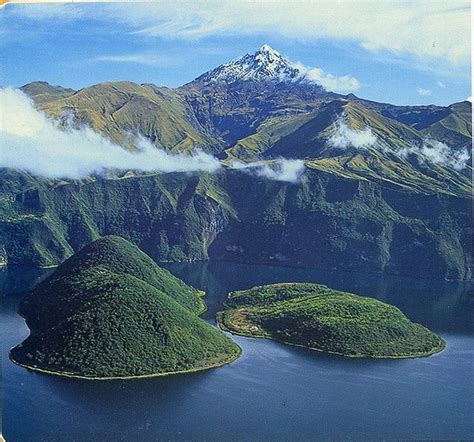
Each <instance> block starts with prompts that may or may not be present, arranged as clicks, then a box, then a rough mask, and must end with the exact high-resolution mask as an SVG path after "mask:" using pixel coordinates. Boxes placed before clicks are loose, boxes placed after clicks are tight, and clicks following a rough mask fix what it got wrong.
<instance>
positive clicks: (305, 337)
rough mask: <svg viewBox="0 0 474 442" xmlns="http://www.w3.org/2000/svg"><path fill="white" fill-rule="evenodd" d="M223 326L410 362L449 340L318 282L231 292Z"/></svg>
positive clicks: (318, 347) (358, 354) (381, 305)
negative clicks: (410, 359)
mask: <svg viewBox="0 0 474 442" xmlns="http://www.w3.org/2000/svg"><path fill="white" fill-rule="evenodd" d="M226 306H227V307H228V309H227V310H225V311H224V312H221V313H219V314H218V319H219V323H220V325H221V326H222V327H223V328H225V329H227V330H229V331H231V332H234V333H237V334H243V335H246V336H256V337H269V338H273V339H276V340H279V341H283V342H285V343H289V344H294V345H300V346H304V347H308V348H311V349H314V350H321V351H325V352H329V353H337V354H341V355H344V356H352V357H372V358H409V357H418V356H428V355H431V354H433V353H437V352H439V351H441V350H443V349H444V347H445V343H444V341H443V340H442V339H441V338H440V337H438V336H436V335H435V334H434V333H432V332H430V331H429V330H428V329H426V328H425V327H423V326H421V325H419V324H414V323H412V322H411V321H410V320H409V319H408V318H407V317H406V316H405V315H404V314H403V313H402V312H401V311H400V310H399V309H397V308H396V307H393V306H391V305H388V304H385V303H383V302H380V301H377V300H375V299H371V298H363V297H361V296H357V295H354V294H351V293H343V292H338V291H336V290H332V289H329V288H328V287H326V286H322V285H316V284H275V285H268V286H262V287H254V288H252V289H249V290H244V291H241V292H233V293H230V294H229V298H228V300H227V302H226Z"/></svg>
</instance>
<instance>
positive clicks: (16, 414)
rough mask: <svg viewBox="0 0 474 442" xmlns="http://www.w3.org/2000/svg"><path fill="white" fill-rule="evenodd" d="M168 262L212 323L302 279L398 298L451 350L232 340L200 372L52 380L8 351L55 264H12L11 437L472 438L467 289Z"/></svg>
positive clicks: (6, 316) (6, 408)
mask: <svg viewBox="0 0 474 442" xmlns="http://www.w3.org/2000/svg"><path fill="white" fill-rule="evenodd" d="M166 267H167V268H168V269H169V270H170V271H171V272H172V273H174V274H175V275H177V276H178V277H180V278H182V279H183V280H185V281H186V282H187V283H189V284H192V285H193V286H195V287H197V288H199V289H202V290H205V291H206V292H207V296H206V303H207V305H208V308H209V309H208V311H207V312H206V313H205V315H204V318H205V319H206V320H208V321H210V322H211V323H214V315H215V312H216V311H218V310H220V308H221V304H222V301H223V300H225V298H226V294H227V293H228V292H229V291H231V290H236V289H246V288H249V287H252V286H254V285H258V284H267V283H273V282H296V281H308V282H318V283H323V284H327V285H329V286H330V287H333V288H336V289H340V290H347V291H352V292H354V293H358V294H363V295H367V296H372V297H375V298H378V299H380V300H382V301H385V302H389V303H391V304H394V305H396V306H398V307H399V308H400V309H402V310H403V311H404V312H405V314H407V316H408V317H409V318H410V319H412V320H414V321H416V322H420V323H422V324H424V325H426V326H427V327H429V328H431V329H432V330H433V331H435V332H437V333H438V334H440V335H441V336H442V337H444V339H446V341H447V343H448V346H447V349H446V350H445V351H444V352H442V353H440V354H438V355H435V356H432V357H429V358H421V359H411V360H410V359H408V360H387V361H383V360H373V361H371V360H355V359H346V358H342V357H337V356H328V355H324V354H321V353H316V352H311V351H308V350H304V349H301V348H296V347H290V346H285V345H283V344H279V343H277V342H274V341H269V340H264V339H252V338H244V337H233V338H234V339H235V341H237V342H238V344H239V345H240V346H241V347H242V349H243V353H242V357H241V358H240V359H238V360H237V361H236V362H234V363H232V364H231V365H228V366H225V367H221V368H217V369H213V370H208V371H204V372H200V373H193V374H185V375H177V376H170V377H165V378H155V379H142V380H129V381H108V382H92V381H82V380H74V379H67V378H60V377H55V376H48V375H44V374H39V373H34V372H30V371H28V370H26V369H23V368H21V367H17V366H15V365H14V364H12V363H11V362H10V360H9V359H8V350H9V349H10V348H11V347H12V346H14V345H16V344H18V343H19V342H21V341H22V340H23V339H24V338H25V337H26V336H27V334H28V329H27V328H26V326H25V324H24V321H23V320H22V318H21V317H19V316H18V315H17V314H16V309H17V305H18V302H19V300H20V299H21V295H20V294H18V293H19V292H21V291H24V290H27V289H28V288H29V287H31V286H32V285H34V284H35V283H36V282H37V281H38V280H39V279H41V278H42V277H45V276H46V275H47V274H48V273H49V272H51V271H50V270H33V269H25V268H10V269H7V270H2V271H0V290H1V292H2V294H3V295H4V297H3V299H2V301H3V306H2V312H1V321H0V327H1V336H2V371H3V372H2V387H3V398H2V399H3V404H2V405H3V433H4V436H5V438H6V440H7V441H8V442H10V441H22V442H23V441H30V440H31V441H52V440H55V441H56V440H57V441H73V440H77V441H109V440H110V441H120V440H124V441H140V440H145V441H153V440H203V439H206V440H219V441H222V440H226V441H232V440H254V439H259V440H301V439H306V440H308V439H309V440H318V439H339V440H341V439H365V440H366V439H382V438H384V439H407V438H408V439H473V438H474V408H473V398H474V332H473V303H474V299H473V297H472V295H471V296H469V292H470V290H471V288H470V286H469V285H468V284H465V283H448V282H440V281H435V282H433V281H431V282H430V281H423V280H412V279H407V278H399V277H393V276H380V275H372V274H369V275H368V274H358V273H335V272H322V271H317V270H303V269H294V268H281V267H268V266H258V265H242V264H232V263H222V262H221V263H214V262H211V263H193V264H169V265H167V266H166Z"/></svg>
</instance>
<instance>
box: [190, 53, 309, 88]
mask: <svg viewBox="0 0 474 442" xmlns="http://www.w3.org/2000/svg"><path fill="white" fill-rule="evenodd" d="M196 80H197V81H202V82H204V83H211V82H221V81H222V82H226V83H233V82H235V81H238V80H254V81H271V82H295V81H301V80H304V74H303V73H302V72H301V70H300V69H298V68H297V67H296V66H295V65H294V64H293V63H292V62H290V61H289V60H288V59H286V58H285V57H284V56H282V55H281V54H280V53H279V52H277V51H275V50H274V49H272V48H271V47H270V46H268V45H266V44H264V45H263V46H261V47H260V49H259V50H258V51H257V52H255V54H246V55H244V56H243V57H240V58H239V59H237V60H235V61H231V62H229V63H225V64H223V65H221V66H218V67H217V68H215V69H213V70H211V71H209V72H206V73H205V74H203V75H201V76H200V77H198V78H197V79H196Z"/></svg>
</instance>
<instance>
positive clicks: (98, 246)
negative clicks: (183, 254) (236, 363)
mask: <svg viewBox="0 0 474 442" xmlns="http://www.w3.org/2000/svg"><path fill="white" fill-rule="evenodd" d="M203 307H204V303H203V302H202V300H201V298H200V292H198V291H197V290H195V289H193V288H191V287H189V286H187V285H186V284H184V283H183V282H182V281H180V280H179V279H178V278H176V277H174V276H173V275H171V274H170V273H169V272H168V271H166V270H163V269H161V268H159V267H158V266H157V265H156V264H155V263H154V262H153V261H152V260H151V259H150V258H149V257H148V256H146V255H145V254H144V253H143V252H141V251H140V250H139V249H138V248H137V247H136V246H134V245H133V244H131V243H129V242H128V241H126V240H124V239H122V238H119V237H115V236H107V237H104V238H101V239H100V240H97V241H95V242H93V243H91V244H89V245H88V246H86V247H85V248H84V249H83V250H81V251H80V252H78V253H77V254H75V255H73V256H72V257H71V258H69V259H68V260H67V261H65V262H64V263H63V264H62V265H61V266H60V267H58V269H57V270H56V271H55V272H54V273H53V275H51V276H50V277H49V278H48V279H46V280H45V281H44V282H42V283H40V284H39V285H38V286H37V287H36V288H35V289H34V290H33V291H32V292H31V293H30V294H29V295H27V297H26V298H25V300H24V301H22V303H21V305H20V313H21V314H22V315H23V316H24V317H25V319H26V322H27V324H28V326H29V328H30V330H31V334H30V336H29V337H28V338H27V339H26V340H25V341H24V342H23V343H22V344H20V345H18V346H17V347H15V348H14V349H12V351H11V353H10V356H11V358H12V360H13V361H14V362H16V363H18V364H19V365H22V366H25V367H28V368H32V369H36V370H40V371H45V372H50V373H55V374H62V375H69V376H77V377H84V378H97V379H100V378H125V377H140V376H154V375H164V374H171V373H177V372H186V371H197V370H202V369H206V368H211V367H216V366H220V365H224V364H226V363H229V362H231V361H233V360H234V359H236V358H237V357H238V356H239V354H240V348H239V347H238V345H237V344H235V343H234V342H232V340H230V339H229V338H228V337H227V336H225V335H224V334H223V333H221V332H220V331H219V330H217V329H215V328H214V327H212V326H211V325H209V324H208V323H206V322H205V321H204V320H202V319H201V318H199V317H198V313H200V312H202V311H203Z"/></svg>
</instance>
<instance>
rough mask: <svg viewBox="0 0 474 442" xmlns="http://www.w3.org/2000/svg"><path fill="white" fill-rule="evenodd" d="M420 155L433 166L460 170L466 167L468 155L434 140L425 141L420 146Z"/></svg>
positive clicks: (463, 151)
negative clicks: (439, 165) (437, 165)
mask: <svg viewBox="0 0 474 442" xmlns="http://www.w3.org/2000/svg"><path fill="white" fill-rule="evenodd" d="M421 153H422V155H423V156H424V157H425V158H426V159H427V160H429V161H431V162H432V163H435V164H441V165H443V166H446V167H451V168H453V169H455V170H462V169H464V168H465V167H466V166H467V163H468V161H469V153H468V152H467V151H465V150H459V151H456V150H453V149H451V148H450V147H449V146H448V145H447V144H445V143H442V142H441V141H436V140H425V142H424V143H423V145H422V146H421Z"/></svg>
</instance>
